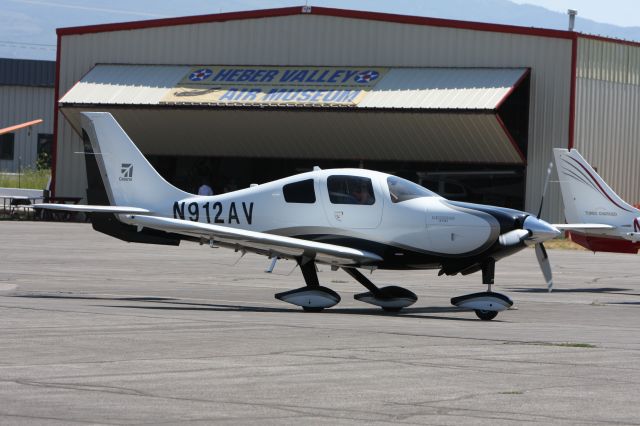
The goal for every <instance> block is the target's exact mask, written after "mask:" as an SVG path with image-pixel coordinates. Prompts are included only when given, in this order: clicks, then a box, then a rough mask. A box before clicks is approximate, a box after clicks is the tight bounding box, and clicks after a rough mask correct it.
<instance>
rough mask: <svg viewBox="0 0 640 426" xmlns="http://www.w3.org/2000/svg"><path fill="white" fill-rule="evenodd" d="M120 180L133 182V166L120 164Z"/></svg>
mask: <svg viewBox="0 0 640 426" xmlns="http://www.w3.org/2000/svg"><path fill="white" fill-rule="evenodd" d="M120 180H121V181H132V180H133V164H131V163H122V167H121V168H120Z"/></svg>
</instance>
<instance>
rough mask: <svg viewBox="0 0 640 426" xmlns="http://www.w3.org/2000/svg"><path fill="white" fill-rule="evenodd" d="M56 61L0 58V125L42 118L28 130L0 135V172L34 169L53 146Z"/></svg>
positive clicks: (2, 126) (6, 125) (10, 124)
mask: <svg viewBox="0 0 640 426" xmlns="http://www.w3.org/2000/svg"><path fill="white" fill-rule="evenodd" d="M55 69H56V63H55V62H53V61H34V60H28V59H9V58H0V128H6V127H9V126H13V125H16V124H21V123H25V122H27V121H32V120H36V119H42V121H43V122H42V123H40V124H37V125H35V126H34V127H33V128H31V129H30V130H26V129H25V130H18V131H15V132H10V133H5V134H3V135H0V172H9V173H18V171H20V170H24V169H25V168H31V169H33V168H35V167H36V161H37V160H38V157H39V156H42V155H43V154H46V155H47V156H49V157H50V155H51V149H52V145H53V111H54V96H53V93H54V89H53V87H54V80H55Z"/></svg>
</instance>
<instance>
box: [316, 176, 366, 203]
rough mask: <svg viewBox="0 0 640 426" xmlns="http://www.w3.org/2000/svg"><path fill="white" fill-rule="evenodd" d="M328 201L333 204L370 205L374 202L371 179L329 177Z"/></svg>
mask: <svg viewBox="0 0 640 426" xmlns="http://www.w3.org/2000/svg"><path fill="white" fill-rule="evenodd" d="M327 189H328V190H329V200H331V202H332V203H333V204H362V205H371V204H373V203H375V202H376V198H375V196H374V194H373V184H372V183H371V179H369V178H365V177H359V176H329V178H328V179H327Z"/></svg>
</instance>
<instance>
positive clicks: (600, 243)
mask: <svg viewBox="0 0 640 426" xmlns="http://www.w3.org/2000/svg"><path fill="white" fill-rule="evenodd" d="M553 154H554V156H555V160H556V165H557V168H558V177H559V179H560V189H561V191H562V199H563V201H564V214H565V218H566V220H567V222H568V224H566V225H554V226H556V228H558V229H560V230H567V231H570V234H571V240H573V241H574V242H576V243H578V244H580V245H581V246H583V247H586V248H588V249H589V250H592V251H594V252H596V251H606V252H614V253H637V252H638V250H639V249H640V210H638V209H637V208H635V207H633V206H631V205H629V204H628V203H626V202H625V201H624V200H623V199H622V198H620V197H619V196H618V194H616V193H615V192H614V191H613V190H612V189H611V187H610V186H609V185H607V184H606V182H605V181H604V180H603V179H602V178H601V177H600V175H598V173H596V171H595V170H594V169H593V167H591V166H590V165H589V163H587V161H586V160H585V159H584V158H583V157H582V155H580V153H579V152H578V151H577V150H575V149H572V150H570V151H569V150H567V149H560V148H555V149H554V150H553Z"/></svg>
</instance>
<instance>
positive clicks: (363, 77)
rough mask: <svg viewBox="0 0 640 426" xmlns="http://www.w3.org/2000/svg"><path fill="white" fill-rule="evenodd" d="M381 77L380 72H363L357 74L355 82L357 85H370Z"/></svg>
mask: <svg viewBox="0 0 640 426" xmlns="http://www.w3.org/2000/svg"><path fill="white" fill-rule="evenodd" d="M379 76H380V73H378V71H374V70H367V71H362V72H359V73H358V74H356V76H355V80H356V83H369V82H371V81H373V80H375V79H376V78H378V77H379Z"/></svg>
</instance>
